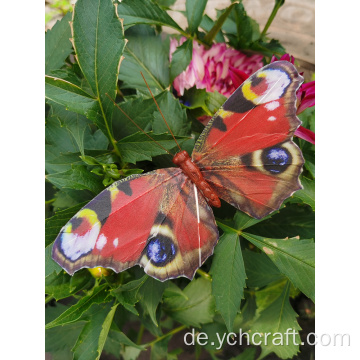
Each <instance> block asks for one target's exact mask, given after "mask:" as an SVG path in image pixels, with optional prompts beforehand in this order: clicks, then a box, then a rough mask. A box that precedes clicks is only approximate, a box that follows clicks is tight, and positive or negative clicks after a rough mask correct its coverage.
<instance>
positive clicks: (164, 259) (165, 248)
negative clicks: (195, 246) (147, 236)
mask: <svg viewBox="0 0 360 360" xmlns="http://www.w3.org/2000/svg"><path fill="white" fill-rule="evenodd" d="M146 255H147V257H148V259H149V260H150V262H151V263H152V264H153V265H155V266H165V265H166V264H168V263H169V262H171V261H172V260H173V259H174V258H175V256H176V247H175V245H174V243H173V241H172V240H171V239H170V238H168V237H167V236H163V235H157V236H156V237H154V238H153V239H151V240H150V242H149V243H148V245H147V250H146Z"/></svg>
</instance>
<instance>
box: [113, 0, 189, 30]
mask: <svg viewBox="0 0 360 360" xmlns="http://www.w3.org/2000/svg"><path fill="white" fill-rule="evenodd" d="M118 14H119V16H120V17H121V18H122V19H124V27H125V28H128V27H130V26H133V25H136V24H149V25H160V26H170V27H171V28H173V29H175V30H178V31H180V32H182V33H183V30H182V29H181V27H180V26H179V25H178V24H177V23H176V22H175V21H174V20H173V19H172V18H171V17H170V16H169V15H168V13H167V12H166V11H164V10H162V9H161V8H160V7H159V6H158V5H157V4H154V3H153V2H151V1H150V0H123V1H122V2H121V3H120V4H119V6H118Z"/></svg>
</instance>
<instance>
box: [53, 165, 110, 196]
mask: <svg viewBox="0 0 360 360" xmlns="http://www.w3.org/2000/svg"><path fill="white" fill-rule="evenodd" d="M46 179H47V180H49V181H50V182H51V183H52V184H54V185H55V186H56V187H58V188H59V189H61V188H70V189H75V190H90V191H92V192H93V193H94V194H95V195H97V194H98V193H99V192H100V191H102V190H103V189H104V186H103V184H102V181H101V178H100V177H98V176H97V175H94V174H92V173H91V172H89V171H88V170H87V169H86V167H85V166H82V165H73V166H72V169H71V170H68V171H65V172H61V173H55V174H49V175H47V176H46Z"/></svg>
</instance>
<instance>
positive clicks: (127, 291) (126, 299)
mask: <svg viewBox="0 0 360 360" xmlns="http://www.w3.org/2000/svg"><path fill="white" fill-rule="evenodd" d="M147 278H148V276H147V275H144V276H143V277H141V278H140V279H137V280H133V281H130V282H128V283H126V284H124V285H120V286H119V287H117V288H116V289H113V290H112V294H113V295H114V296H115V297H116V298H117V300H118V301H119V302H120V304H121V305H123V306H124V308H125V309H126V310H128V311H130V312H132V313H133V314H134V315H137V316H138V315H139V314H138V312H137V310H136V309H135V307H134V305H135V304H136V303H137V302H138V301H139V297H138V292H139V289H140V287H141V286H142V285H143V284H144V283H145V281H146V280H147Z"/></svg>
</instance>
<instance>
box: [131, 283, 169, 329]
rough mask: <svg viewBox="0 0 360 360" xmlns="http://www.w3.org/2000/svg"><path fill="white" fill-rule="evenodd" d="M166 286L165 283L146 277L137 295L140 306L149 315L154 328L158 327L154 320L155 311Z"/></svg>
mask: <svg viewBox="0 0 360 360" xmlns="http://www.w3.org/2000/svg"><path fill="white" fill-rule="evenodd" d="M167 286H168V283H167V282H161V281H159V280H156V279H154V278H152V277H148V278H147V280H146V281H145V283H144V284H143V285H142V286H141V288H140V290H139V293H138V297H140V304H141V305H142V307H143V308H144V310H145V311H146V312H147V313H148V314H149V315H150V318H151V320H152V321H153V323H154V324H155V325H156V326H159V325H158V323H157V319H156V309H157V307H158V305H159V303H160V301H161V299H162V296H163V293H164V290H165V289H166V288H167Z"/></svg>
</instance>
